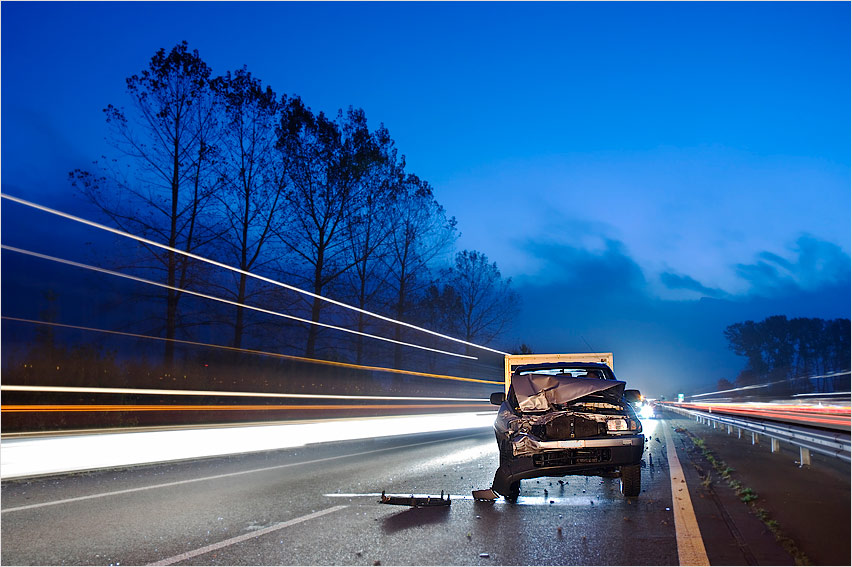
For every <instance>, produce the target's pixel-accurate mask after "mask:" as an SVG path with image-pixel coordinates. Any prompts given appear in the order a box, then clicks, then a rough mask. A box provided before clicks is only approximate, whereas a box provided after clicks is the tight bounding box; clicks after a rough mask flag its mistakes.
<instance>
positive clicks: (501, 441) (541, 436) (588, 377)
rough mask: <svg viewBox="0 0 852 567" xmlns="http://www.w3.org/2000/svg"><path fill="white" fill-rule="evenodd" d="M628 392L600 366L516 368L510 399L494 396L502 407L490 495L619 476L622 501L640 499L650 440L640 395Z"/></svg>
mask: <svg viewBox="0 0 852 567" xmlns="http://www.w3.org/2000/svg"><path fill="white" fill-rule="evenodd" d="M624 387H625V383H624V382H621V381H619V380H616V378H615V375H614V374H613V372H612V369H611V368H610V367H609V366H607V365H606V364H602V363H592V362H589V363H572V362H555V363H544V364H527V365H521V366H518V367H517V368H515V369H514V371H513V372H512V373H511V382H510V385H509V389H508V393H504V392H496V393H494V394H492V395H491V403H493V404H495V405H500V409H499V411H498V413H497V419H496V421H495V423H494V430H495V433H496V435H497V445H498V448H499V451H500V467H499V468H498V469H497V473H496V474H495V475H494V482H493V484H492V489H493V490H494V491H495V492H497V493H499V494H502V495H503V496H504V497H506V498H507V499H510V500H514V499H517V498H518V495H519V494H520V485H521V480H524V479H531V478H539V477H559V476H565V475H592V476H604V477H613V478H614V477H618V478H620V479H621V492H622V494H623V495H624V496H629V497H633V496H638V495H639V492H640V490H641V474H640V463H641V460H642V453H643V451H644V449H645V437H644V435H643V434H642V424H641V422H640V421H639V418H638V417H637V415H636V411H635V410H634V408H633V404H634V403H638V402H639V400H640V399H641V395H640V394H639V392H638V391H637V390H625V389H624Z"/></svg>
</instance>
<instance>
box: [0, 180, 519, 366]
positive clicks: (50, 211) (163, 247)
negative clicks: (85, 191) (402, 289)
mask: <svg viewBox="0 0 852 567" xmlns="http://www.w3.org/2000/svg"><path fill="white" fill-rule="evenodd" d="M0 198H3V199H8V200H10V201H12V202H14V203H18V204H19V205H23V206H26V207H30V208H33V209H36V210H39V211H42V212H45V213H48V214H51V215H56V216H59V217H62V218H65V219H68V220H71V221H74V222H78V223H81V224H84V225H86V226H90V227H93V228H97V229H100V230H104V231H106V232H109V233H112V234H115V235H117V236H121V237H124V238H129V239H131V240H135V241H137V242H140V243H143V244H148V245H149V246H154V247H156V248H160V249H161V250H167V251H169V252H174V253H175V254H180V255H182V256H185V257H187V258H192V259H194V260H198V261H200V262H205V263H207V264H210V265H213V266H217V267H219V268H223V269H225V270H229V271H231V272H234V273H237V274H242V275H245V276H247V277H250V278H254V279H256V280H259V281H263V282H266V283H269V284H272V285H275V286H278V287H282V288H284V289H288V290H290V291H295V292H296V293H301V294H304V295H307V296H309V297H312V298H314V299H319V300H322V301H325V302H328V303H331V304H333V305H337V306H339V307H343V308H344V309H349V310H352V311H355V312H357V313H362V314H364V315H368V316H370V317H375V318H377V319H381V320H383V321H387V322H389V323H394V324H397V325H402V326H404V327H408V328H409V329H414V330H416V331H420V332H422V333H427V334H430V335H432V336H435V337H440V338H442V339H446V340H449V341H453V342H456V343H460V344H463V345H466V346H470V347H474V348H478V349H482V350H486V351H489V352H493V353H496V354H502V355H507V354H509V353H507V352H503V351H500V350H497V349H493V348H490V347H486V346H483V345H478V344H475V343H471V342H468V341H464V340H462V339H457V338H455V337H451V336H449V335H444V334H442V333H438V332H436V331H430V330H429V329H424V328H423V327H418V326H416V325H412V324H411V323H405V322H404V321H398V320H396V319H391V318H390V317H385V316H384V315H380V314H378V313H373V312H372V311H367V310H365V309H361V308H359V307H355V306H354V305H349V304H347V303H343V302H341V301H337V300H334V299H330V298H328V297H324V296H322V295H318V294H315V293H311V292H309V291H306V290H303V289H300V288H298V287H295V286H292V285H289V284H285V283H283V282H279V281H277V280H273V279H270V278H267V277H264V276H260V275H257V274H253V273H251V272H248V271H245V270H241V269H239V268H235V267H233V266H229V265H227V264H223V263H221V262H217V261H215V260H211V259H209V258H205V257H203V256H199V255H197V254H193V253H191V252H185V251H183V250H179V249H177V248H173V247H171V246H168V245H166V244H162V243H159V242H155V241H153V240H149V239H147V238H143V237H141V236H136V235H134V234H130V233H129V232H125V231H122V230H118V229H116V228H112V227H109V226H106V225H103V224H100V223H96V222H94V221H90V220H87V219H84V218H82V217H78V216H75V215H71V214H68V213H64V212H62V211H58V210H56V209H51V208H49V207H45V206H44V205H39V204H37V203H33V202H31V201H26V200H24V199H21V198H19V197H13V196H11V195H7V194H5V193H0ZM473 358H475V357H473Z"/></svg>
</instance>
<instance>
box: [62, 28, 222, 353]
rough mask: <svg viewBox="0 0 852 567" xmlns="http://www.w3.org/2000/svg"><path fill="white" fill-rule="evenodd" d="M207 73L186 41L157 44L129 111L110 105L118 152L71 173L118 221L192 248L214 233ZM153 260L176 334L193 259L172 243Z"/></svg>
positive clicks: (131, 82)
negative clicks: (208, 223) (209, 216)
mask: <svg viewBox="0 0 852 567" xmlns="http://www.w3.org/2000/svg"><path fill="white" fill-rule="evenodd" d="M209 76H210V68H209V67H208V66H207V64H206V63H205V62H204V61H202V59H201V57H200V56H199V55H198V51H195V50H193V51H191V52H190V51H189V48H188V46H187V43H186V42H183V43H180V44H178V45H177V46H175V47H174V48H172V50H171V51H170V52H168V53H166V51H165V50H164V49H160V50H159V51H157V53H156V54H155V55H154V56H153V57H152V58H151V61H150V63H149V64H148V68H147V69H145V70H143V71H142V73H141V74H139V75H133V76H132V77H129V78H128V79H127V80H126V83H127V93H128V95H129V96H130V99H131V102H132V109H131V111H130V112H126V111H125V110H124V109H123V108H117V107H115V106H113V105H109V106H108V107H107V108H106V109H104V113H105V114H106V120H107V122H108V123H109V125H110V127H111V132H112V143H113V146H114V148H115V149H116V150H117V152H118V156H117V157H116V158H115V159H113V160H111V161H107V160H106V158H104V160H103V161H102V163H100V164H98V165H99V166H100V167H101V170H100V173H99V174H97V175H96V174H93V173H90V172H87V171H82V170H75V171H73V172H71V174H70V177H71V180H72V183H73V184H74V185H75V187H77V188H78V189H79V190H80V191H81V192H82V193H83V194H84V195H85V196H86V197H87V198H88V199H89V200H90V201H91V202H92V203H94V204H95V205H96V206H97V207H98V208H99V209H100V210H101V211H102V212H103V213H105V214H106V215H107V216H108V217H109V218H110V219H112V221H113V222H114V223H115V224H116V225H117V226H118V227H120V228H122V229H123V230H126V231H127V232H130V233H133V234H136V235H139V236H144V237H147V238H150V239H152V240H158V241H160V242H164V243H166V244H168V246H170V247H172V248H175V249H179V250H183V251H186V252H193V251H196V250H197V249H198V248H199V247H200V246H203V245H204V244H205V243H207V242H209V240H210V238H211V234H210V231H208V230H207V227H205V226H203V225H202V223H201V222H200V221H201V217H202V212H203V211H204V209H205V207H206V206H207V205H208V204H209V198H210V195H211V192H212V189H213V184H214V182H215V177H213V176H211V175H210V166H211V162H212V159H213V156H214V153H215V140H214V135H215V120H214V111H213V107H214V105H213V100H212V97H211V94H210V84H209ZM96 164H97V162H96ZM122 165H127V166H128V168H127V169H124V168H122V167H121V166H122ZM130 166H132V167H130ZM147 260H148V261H146V262H145V264H146V266H147V267H148V268H150V269H153V270H156V271H164V272H165V279H166V284H167V286H168V289H167V290H166V292H165V293H166V297H165V303H166V308H165V325H164V326H165V334H166V338H167V339H174V338H175V331H176V329H177V328H178V319H179V313H178V303H179V301H180V298H181V292H180V291H179V289H183V288H185V287H186V285H187V282H188V281H189V280H190V279H191V276H192V274H191V271H190V263H189V262H188V261H187V259H186V258H185V257H183V256H182V255H180V254H178V253H175V252H173V251H171V250H169V251H166V252H163V251H162V250H160V249H156V248H150V247H149V248H147ZM173 359H174V344H173V343H172V341H171V340H167V341H166V343H165V362H166V365H167V366H171V364H172V362H173Z"/></svg>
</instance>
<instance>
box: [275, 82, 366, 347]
mask: <svg viewBox="0 0 852 567" xmlns="http://www.w3.org/2000/svg"><path fill="white" fill-rule="evenodd" d="M278 147H279V149H280V150H281V151H282V152H284V153H285V154H286V155H288V156H290V158H291V159H292V167H291V168H290V172H289V180H290V184H291V190H290V191H289V192H288V195H287V201H288V205H289V210H290V212H291V214H292V219H291V220H292V222H291V226H289V227H288V229H287V230H279V231H277V234H278V236H279V238H280V240H281V242H282V243H283V244H284V245H285V247H286V248H287V249H289V250H290V251H291V252H292V253H293V254H294V255H295V256H296V257H297V258H298V259H299V260H300V261H301V264H302V270H301V271H300V272H297V273H296V274H293V275H295V276H297V277H301V278H303V280H304V281H305V283H306V284H307V287H308V288H309V289H310V291H312V292H313V293H314V294H316V295H318V296H320V295H323V294H324V293H325V292H326V290H327V289H328V287H329V286H330V285H331V284H332V283H334V282H335V281H336V280H337V279H338V278H339V277H340V275H341V274H343V273H344V272H346V271H347V270H348V269H349V268H351V266H352V265H353V263H354V261H353V258H352V257H351V255H350V253H351V247H350V245H349V241H348V238H349V236H350V234H351V233H350V231H349V230H348V229H347V226H348V225H349V223H353V222H357V221H358V218H357V216H356V212H357V211H358V210H360V209H361V208H362V206H363V202H364V199H365V197H366V195H367V193H368V190H367V188H366V186H365V184H364V183H363V178H364V176H365V174H366V173H367V172H368V171H369V170H370V168H371V167H372V166H373V164H374V163H375V162H376V161H377V160H380V159H381V156H380V154H379V152H377V150H376V148H375V144H374V140H373V136H371V134H370V132H369V130H368V129H367V119H366V117H365V116H364V112H363V111H362V110H353V109H351V108H350V109H349V111H348V112H347V113H346V114H345V115H344V114H343V113H342V112H341V113H339V114H338V116H337V119H336V120H330V119H328V118H327V117H326V116H325V115H324V114H323V113H319V114H318V115H314V114H313V113H312V112H311V111H310V109H308V108H307V107H305V106H304V105H303V104H302V102H301V100H299V99H298V98H296V99H292V100H291V101H289V103H288V105H287V108H286V109H285V111H284V113H283V116H282V119H281V124H280V127H279V129H278ZM310 307H311V314H310V317H311V321H314V322H318V321H319V319H320V312H321V310H322V307H323V304H322V300H321V299H319V298H317V297H315V298H313V299H312V301H311V306H310ZM316 341H317V326H316V325H311V326H310V328H309V329H308V339H307V345H306V348H305V353H306V355H307V356H313V355H314V352H315V349H316Z"/></svg>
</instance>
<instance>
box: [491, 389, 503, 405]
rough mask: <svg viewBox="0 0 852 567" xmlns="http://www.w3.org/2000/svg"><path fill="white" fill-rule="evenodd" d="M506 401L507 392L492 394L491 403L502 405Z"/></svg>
mask: <svg viewBox="0 0 852 567" xmlns="http://www.w3.org/2000/svg"><path fill="white" fill-rule="evenodd" d="M505 401H506V392H494V393H493V394H491V403H492V404H494V405H495V406H499V405H502V404H503V402H505Z"/></svg>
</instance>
